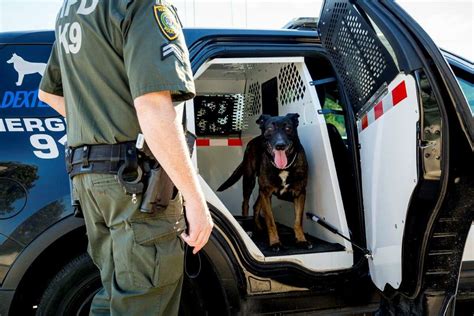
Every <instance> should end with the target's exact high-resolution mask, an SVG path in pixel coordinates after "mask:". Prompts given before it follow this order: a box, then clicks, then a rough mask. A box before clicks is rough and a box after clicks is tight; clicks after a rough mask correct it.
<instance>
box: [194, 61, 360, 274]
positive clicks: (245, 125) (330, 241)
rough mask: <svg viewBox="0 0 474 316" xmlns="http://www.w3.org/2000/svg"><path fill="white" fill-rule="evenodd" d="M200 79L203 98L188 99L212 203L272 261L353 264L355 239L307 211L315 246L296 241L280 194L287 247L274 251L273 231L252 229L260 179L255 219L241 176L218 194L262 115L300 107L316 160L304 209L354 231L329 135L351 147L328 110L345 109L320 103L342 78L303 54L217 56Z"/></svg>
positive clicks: (290, 211) (304, 139) (303, 133)
mask: <svg viewBox="0 0 474 316" xmlns="http://www.w3.org/2000/svg"><path fill="white" fill-rule="evenodd" d="M321 61H323V60H322V59H321ZM195 79H196V81H195V82H196V90H197V96H196V98H195V99H194V100H193V101H192V102H188V103H187V104H186V115H187V126H188V129H189V130H190V131H191V132H193V133H194V134H195V135H196V136H197V143H196V150H195V154H194V156H193V159H194V163H195V164H196V166H197V168H198V170H199V174H200V177H201V183H202V185H203V187H204V190H205V191H206V192H205V194H206V196H208V197H211V198H210V200H208V202H209V203H210V204H211V205H212V206H213V207H215V208H217V209H218V210H219V211H220V212H221V213H222V214H223V215H225V216H226V217H227V218H228V219H229V220H230V221H231V222H232V223H233V224H234V225H235V227H236V229H237V231H238V232H239V234H240V237H241V238H242V240H243V241H244V242H245V244H246V246H247V248H248V250H249V252H250V253H251V254H252V256H253V257H254V258H255V259H256V260H260V261H265V262H275V261H293V262H297V263H299V264H301V265H303V266H305V267H307V268H309V269H311V270H314V271H327V270H338V269H344V268H349V267H351V266H352V264H353V253H352V246H351V244H350V243H349V242H347V241H345V240H344V239H342V238H340V237H338V236H337V235H334V234H333V233H331V232H329V231H327V230H325V229H323V228H321V227H320V226H318V225H317V224H316V223H314V222H312V221H310V220H308V219H307V218H306V217H305V218H304V221H303V222H304V226H303V227H304V232H305V234H306V237H307V239H308V240H310V241H311V243H312V244H313V248H312V249H300V248H298V247H296V246H295V240H294V234H293V223H294V205H293V203H290V202H287V201H282V200H279V199H277V198H276V197H274V198H272V210H273V214H274V217H275V221H276V222H277V226H278V231H279V235H280V239H281V242H282V243H283V247H282V248H281V249H280V251H278V252H274V251H272V250H271V249H269V247H268V237H267V235H266V231H265V230H264V232H263V233H257V232H256V231H255V227H253V226H254V224H253V223H254V222H253V217H252V215H253V214H252V213H253V211H252V206H253V204H254V203H255V201H256V198H257V196H258V182H257V185H256V187H255V189H254V191H253V193H252V196H251V200H250V214H249V215H250V216H248V217H243V216H242V210H241V204H242V182H241V180H240V181H239V182H237V183H236V184H234V185H233V186H232V187H230V188H229V189H227V190H226V191H223V192H217V188H218V187H219V186H220V185H221V184H222V183H223V182H224V181H225V180H226V179H227V178H228V177H229V176H230V175H231V173H232V172H233V171H234V169H235V168H236V167H237V166H238V165H239V164H240V162H241V161H242V158H243V153H244V151H245V148H246V145H247V143H248V142H249V141H250V140H251V139H252V138H254V137H256V136H258V135H260V133H261V132H260V128H259V126H258V124H256V120H257V119H258V118H259V117H260V115H261V114H269V115H273V116H274V115H280V116H283V115H286V114H288V113H298V114H299V115H300V117H299V126H298V134H299V138H300V141H301V143H302V145H303V147H304V149H305V152H306V157H307V160H308V164H309V172H308V186H307V188H306V191H307V195H306V203H305V209H304V210H305V213H306V212H312V213H315V214H317V215H318V216H320V217H321V218H323V219H325V220H326V221H327V222H329V223H331V224H332V225H334V226H335V227H337V228H338V230H339V231H340V232H341V233H343V234H344V235H346V236H350V233H349V228H348V222H347V219H346V212H345V210H344V205H343V199H342V195H341V190H340V186H339V181H338V174H337V173H336V167H335V160H334V157H333V150H332V148H331V141H330V139H336V141H337V142H339V144H340V146H342V147H344V141H345V140H344V139H343V137H344V135H343V134H344V131H342V129H343V127H341V126H335V128H329V127H328V125H327V122H328V121H331V119H328V115H326V116H325V115H324V114H327V113H333V114H334V113H335V114H338V112H341V111H340V110H337V109H336V110H334V109H323V108H322V106H321V103H325V102H326V100H327V99H328V98H329V97H330V96H329V95H325V94H326V91H328V89H320V88H318V87H320V86H321V85H325V84H328V83H331V82H333V81H335V79H334V78H333V77H331V76H330V72H329V71H328V67H327V65H323V64H320V63H319V61H318V60H313V61H312V62H311V64H308V65H307V64H306V62H305V59H304V58H303V57H278V58H235V59H214V60H211V61H209V62H207V63H206V64H205V65H204V66H203V67H201V69H199V70H198V72H197V73H196V76H195ZM336 101H337V100H336ZM332 103H335V101H334V100H333V102H332ZM326 105H327V103H326ZM325 111H326V112H325ZM339 114H340V113H339ZM333 118H334V116H333ZM335 124H336V125H337V122H335ZM332 126H333V127H334V125H332ZM341 144H342V145H341ZM342 150H343V151H344V150H345V148H343V149H342Z"/></svg>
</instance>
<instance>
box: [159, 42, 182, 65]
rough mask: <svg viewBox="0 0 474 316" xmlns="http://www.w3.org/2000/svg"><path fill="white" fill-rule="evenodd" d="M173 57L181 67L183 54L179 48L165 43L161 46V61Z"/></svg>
mask: <svg viewBox="0 0 474 316" xmlns="http://www.w3.org/2000/svg"><path fill="white" fill-rule="evenodd" d="M173 55H174V56H175V57H176V59H178V61H179V62H180V63H181V64H182V65H184V57H185V54H184V52H183V50H182V49H181V47H179V46H178V45H176V44H173V43H166V44H163V45H162V46H161V60H164V59H166V58H168V57H169V56H173Z"/></svg>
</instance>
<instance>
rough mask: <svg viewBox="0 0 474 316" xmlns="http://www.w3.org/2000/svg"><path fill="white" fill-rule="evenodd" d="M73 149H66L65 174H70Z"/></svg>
mask: <svg viewBox="0 0 474 316" xmlns="http://www.w3.org/2000/svg"><path fill="white" fill-rule="evenodd" d="M73 153H74V152H73V149H72V148H71V147H67V148H66V171H67V173H71V171H72V159H73V157H74V155H73Z"/></svg>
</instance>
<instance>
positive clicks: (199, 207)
mask: <svg viewBox="0 0 474 316" xmlns="http://www.w3.org/2000/svg"><path fill="white" fill-rule="evenodd" d="M185 206H186V218H187V220H188V234H186V233H182V234H181V238H183V240H184V241H185V242H186V243H187V244H188V245H189V246H191V247H194V250H193V253H194V254H196V253H197V252H198V251H199V250H201V249H202V248H203V247H204V246H205V245H206V243H207V241H208V240H209V236H210V235H211V232H212V228H213V227H214V223H213V222H212V218H211V214H210V213H209V209H208V208H207V204H206V201H204V200H203V199H198V200H191V201H186V202H185Z"/></svg>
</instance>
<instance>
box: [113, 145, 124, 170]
mask: <svg viewBox="0 0 474 316" xmlns="http://www.w3.org/2000/svg"><path fill="white" fill-rule="evenodd" d="M111 148H112V149H111V150H110V170H116V169H117V167H118V163H119V162H120V153H121V151H122V146H120V145H114V146H112V147H111Z"/></svg>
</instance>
